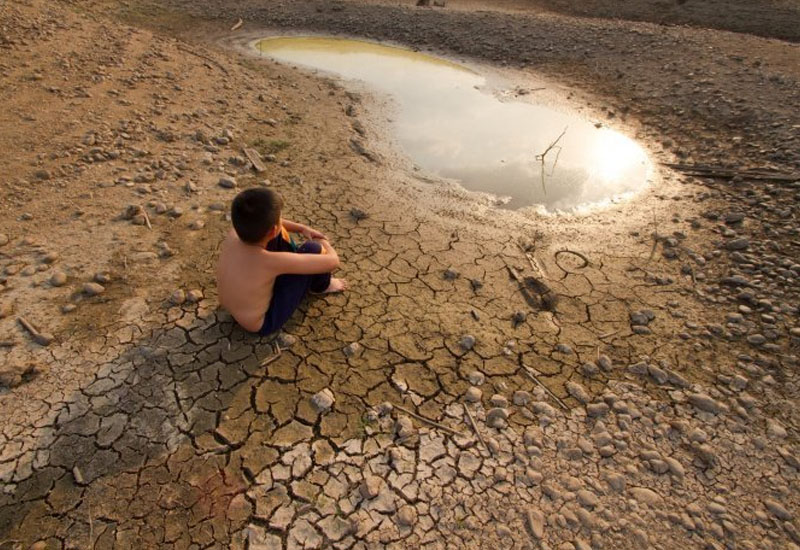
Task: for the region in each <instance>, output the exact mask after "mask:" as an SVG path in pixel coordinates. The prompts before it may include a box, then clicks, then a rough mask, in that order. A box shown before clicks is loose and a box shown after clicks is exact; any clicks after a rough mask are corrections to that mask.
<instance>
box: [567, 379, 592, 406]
mask: <svg viewBox="0 0 800 550" xmlns="http://www.w3.org/2000/svg"><path fill="white" fill-rule="evenodd" d="M566 386H567V393H568V394H570V395H571V396H572V397H574V398H575V399H577V400H578V401H580V402H581V403H584V404H585V403H588V402H589V401H591V397H589V394H588V393H587V392H586V389H585V388H584V387H583V386H581V385H580V384H578V383H577V382H572V381H569V382H567V384H566Z"/></svg>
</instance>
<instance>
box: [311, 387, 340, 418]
mask: <svg viewBox="0 0 800 550" xmlns="http://www.w3.org/2000/svg"><path fill="white" fill-rule="evenodd" d="M335 402H336V398H335V397H334V396H333V392H332V391H331V390H330V389H328V388H325V389H324V390H322V391H319V392H317V393H315V394H314V396H313V397H312V398H311V404H312V405H313V406H314V408H315V409H316V410H317V412H321V413H322V412H327V411H329V410H330V409H331V407H333V404H334V403H335Z"/></svg>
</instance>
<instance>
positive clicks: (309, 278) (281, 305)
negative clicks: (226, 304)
mask: <svg viewBox="0 0 800 550" xmlns="http://www.w3.org/2000/svg"><path fill="white" fill-rule="evenodd" d="M267 250H269V251H271V252H295V253H297V254H320V253H322V245H321V244H319V243H317V242H314V241H306V242H304V243H303V244H302V245H300V246H299V247H298V246H295V244H294V242H291V241H286V240H284V239H283V237H281V235H278V236H277V237H275V238H274V239H272V240H271V241H270V242H269V243H267ZM330 284H331V274H330V273H319V274H315V275H294V274H285V275H278V276H277V277H276V278H275V286H274V287H273V290H272V301H270V303H269V309H268V310H267V313H266V315H264V324H263V325H262V326H261V330H259V331H258V333H259V334H260V335H262V336H266V335H267V334H271V333H273V332H275V331H276V330H278V329H279V328H281V327H282V326H283V325H284V323H286V321H288V320H289V317H291V316H292V313H294V310H296V309H297V306H299V305H300V302H301V301H302V300H303V296H305V295H306V293H308V292H309V291H310V292H323V291H324V290H325V289H326V288H328V286H329V285H330Z"/></svg>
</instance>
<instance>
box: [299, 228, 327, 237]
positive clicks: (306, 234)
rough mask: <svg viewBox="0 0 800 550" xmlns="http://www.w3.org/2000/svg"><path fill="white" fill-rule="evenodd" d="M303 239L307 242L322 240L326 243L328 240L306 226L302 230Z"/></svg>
mask: <svg viewBox="0 0 800 550" xmlns="http://www.w3.org/2000/svg"><path fill="white" fill-rule="evenodd" d="M303 237H305V238H306V239H309V240H314V239H323V240H326V241H327V240H328V237H326V236H325V235H323V234H322V233H320V232H319V231H317V230H316V229H311V228H310V227H308V226H306V227H304V228H303Z"/></svg>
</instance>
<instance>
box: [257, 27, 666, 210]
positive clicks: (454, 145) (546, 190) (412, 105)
mask: <svg viewBox="0 0 800 550" xmlns="http://www.w3.org/2000/svg"><path fill="white" fill-rule="evenodd" d="M256 48H257V49H258V50H260V52H261V53H262V54H263V55H267V56H269V57H271V58H274V59H276V60H278V61H282V62H286V63H293V64H297V65H302V66H306V67H311V68H315V69H320V70H323V71H327V72H331V73H334V74H336V75H339V76H341V77H343V78H345V79H353V80H358V81H362V82H364V83H366V84H368V85H369V86H371V87H373V88H375V89H377V90H379V91H381V92H385V93H387V94H389V95H390V96H391V97H392V98H393V99H394V100H395V102H396V104H397V107H398V111H397V113H396V115H394V116H393V127H394V132H395V137H396V138H397V140H398V141H399V143H400V145H401V147H402V148H403V149H404V151H405V153H406V154H407V155H408V156H409V157H410V158H411V159H412V160H413V162H414V163H416V164H417V165H418V166H419V167H420V168H422V169H423V170H425V171H428V172H431V173H434V174H437V175H439V176H442V177H445V178H451V179H454V180H457V181H458V182H459V183H460V184H461V185H463V186H464V187H465V188H467V189H470V190H474V191H483V192H488V193H493V194H495V195H498V196H500V197H510V200H509V201H508V202H507V206H508V207H509V208H520V207H523V206H530V205H542V206H544V207H545V208H546V209H548V210H550V211H554V210H572V209H575V208H576V207H580V206H587V205H592V204H597V203H606V202H608V201H611V200H616V199H618V198H621V197H624V196H628V195H630V194H632V193H634V192H636V191H639V190H641V189H642V188H643V187H645V186H646V185H647V175H648V171H649V168H650V164H649V161H648V159H647V155H646V154H645V152H644V150H643V149H642V148H641V147H640V146H639V145H638V144H637V143H636V142H634V141H633V140H631V139H630V138H628V137H626V136H625V135H623V134H620V133H618V132H615V131H613V130H609V129H607V128H597V127H595V125H594V124H592V123H590V122H589V121H587V120H585V119H583V118H580V117H578V116H576V115H574V114H570V113H567V112H564V111H560V110H556V109H554V108H552V107H547V106H543V105H534V104H531V103H527V102H523V101H516V100H506V101H501V100H500V99H499V98H498V97H497V96H496V95H494V94H492V93H489V92H487V91H485V90H483V89H482V87H483V86H484V85H485V84H486V79H485V78H484V77H482V76H481V75H479V74H477V73H475V72H473V71H472V70H470V69H468V68H466V67H463V66H461V65H458V64H455V63H452V62H450V61H447V60H444V59H440V58H436V57H433V56H430V55H426V54H422V53H418V52H413V51H410V50H406V49H402V48H396V47H391V46H384V45H380V44H374V43H370V42H363V41H359V40H348V39H338V38H324V37H279V38H267V39H264V40H260V41H258V42H257V43H256ZM559 136H560V139H559ZM554 143H555V145H554V146H553V147H550V146H551V145H553V144H554ZM549 147H550V149H549V151H548V148H549ZM545 151H548V152H547V153H546V154H544V153H545ZM542 154H544V157H541V155H542Z"/></svg>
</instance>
